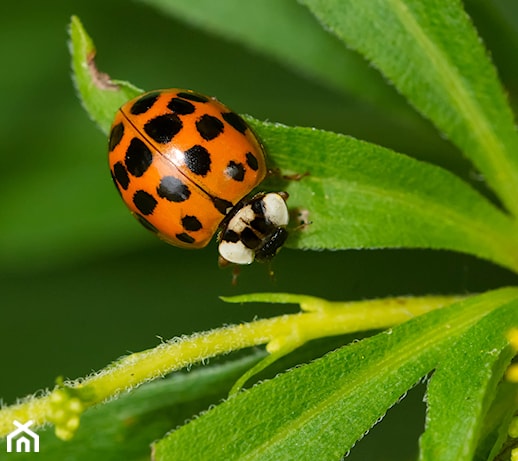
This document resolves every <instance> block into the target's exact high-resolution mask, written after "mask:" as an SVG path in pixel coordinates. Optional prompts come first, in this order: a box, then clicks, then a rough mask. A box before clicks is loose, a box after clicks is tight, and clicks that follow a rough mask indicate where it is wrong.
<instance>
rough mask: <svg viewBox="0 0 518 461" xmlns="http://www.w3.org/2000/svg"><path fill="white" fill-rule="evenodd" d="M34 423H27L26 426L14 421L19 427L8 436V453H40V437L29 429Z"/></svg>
mask: <svg viewBox="0 0 518 461" xmlns="http://www.w3.org/2000/svg"><path fill="white" fill-rule="evenodd" d="M33 422H34V421H32V420H30V421H27V422H26V423H25V424H22V423H20V422H19V421H16V420H14V421H13V424H14V425H15V426H16V427H17V429H15V430H14V431H13V432H11V433H9V434H8V435H7V453H11V452H12V451H13V444H14V451H15V452H16V453H22V452H25V453H30V452H31V451H32V452H34V453H38V452H39V451H40V437H39V435H38V434H36V432H33V431H31V430H30V429H29V427H30V426H31V425H32V423H33Z"/></svg>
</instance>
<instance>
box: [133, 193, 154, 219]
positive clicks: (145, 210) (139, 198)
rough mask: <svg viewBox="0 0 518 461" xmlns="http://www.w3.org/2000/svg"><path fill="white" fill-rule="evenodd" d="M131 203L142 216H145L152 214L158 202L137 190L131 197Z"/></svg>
mask: <svg viewBox="0 0 518 461" xmlns="http://www.w3.org/2000/svg"><path fill="white" fill-rule="evenodd" d="M133 203H134V204H135V206H136V207H137V209H138V210H139V211H140V212H141V213H142V214H143V215H145V216H147V215H150V214H153V211H155V208H156V205H157V203H158V202H157V201H156V199H155V197H153V196H152V195H151V194H149V193H147V192H146V191H145V190H138V191H137V192H135V194H134V195H133Z"/></svg>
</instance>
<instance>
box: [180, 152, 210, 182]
mask: <svg viewBox="0 0 518 461" xmlns="http://www.w3.org/2000/svg"><path fill="white" fill-rule="evenodd" d="M185 164H186V165H187V168H189V170H191V171H192V172H193V173H194V174H196V175H198V176H205V175H206V174H207V173H208V172H209V171H210V164H211V160H210V154H209V152H208V151H207V149H205V147H203V146H200V145H198V144H196V145H194V146H192V147H191V148H190V149H187V150H186V151H185Z"/></svg>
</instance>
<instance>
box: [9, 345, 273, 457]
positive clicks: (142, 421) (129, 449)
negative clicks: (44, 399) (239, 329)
mask: <svg viewBox="0 0 518 461" xmlns="http://www.w3.org/2000/svg"><path fill="white" fill-rule="evenodd" d="M263 355H264V353H256V354H253V355H251V356H249V357H245V358H242V359H239V360H235V361H232V362H228V363H224V364H220V365H214V366H210V367H203V368H200V369H197V370H195V371H193V372H191V373H188V374H186V373H176V374H173V375H172V376H171V377H169V378H167V379H165V380H160V381H154V382H153V383H150V384H147V385H144V386H142V387H140V388H138V389H136V390H134V391H132V392H131V393H126V394H123V395H121V396H119V398H117V399H115V400H111V401H110V402H108V403H105V404H104V405H99V406H96V407H94V408H91V409H89V410H87V411H86V412H85V413H84V415H83V416H82V417H81V425H80V427H79V430H78V432H77V434H76V435H75V436H74V438H73V439H72V440H71V441H67V442H64V441H62V440H59V439H57V438H56V436H55V435H54V428H53V427H50V426H49V427H47V428H46V429H45V430H38V431H37V432H38V434H39V435H40V453H39V454H38V459H39V460H40V461H56V460H74V461H91V460H92V459H95V458H96V457H97V458H98V459H102V460H103V461H109V460H111V461H118V460H132V461H138V460H142V461H144V460H149V457H150V444H151V442H152V441H153V440H155V439H157V438H159V437H162V436H163V435H164V434H165V433H166V432H167V431H169V430H170V429H171V428H173V427H176V426H179V425H181V424H183V423H184V422H185V420H187V419H189V418H191V417H192V415H193V414H196V413H198V412H200V411H203V410H205V409H206V408H207V407H208V406H209V405H211V404H214V403H216V402H218V401H219V400H221V399H222V398H224V397H225V396H226V395H227V394H228V390H229V389H230V387H231V386H232V384H233V382H234V381H235V380H236V379H237V378H238V377H239V376H240V375H241V374H242V373H243V372H245V371H246V370H247V369H248V368H249V367H250V366H252V365H254V363H255V362H256V361H257V360H258V359H260V358H261V357H262V356H263ZM0 452H2V453H3V452H5V440H4V441H2V442H0ZM8 458H9V459H11V460H12V461H24V460H28V461H32V460H34V459H35V455H34V454H33V453H29V454H24V453H10V454H9V457H8Z"/></svg>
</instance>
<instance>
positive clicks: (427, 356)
mask: <svg viewBox="0 0 518 461" xmlns="http://www.w3.org/2000/svg"><path fill="white" fill-rule="evenodd" d="M517 296H518V291H517V290H516V289H502V290H498V291H495V292H491V293H487V294H484V295H481V296H477V297H474V298H471V299H468V300H466V301H463V302H460V303H457V304H454V305H451V306H449V307H446V308H444V309H442V310H438V311H434V312H432V313H429V314H425V315H423V316H420V317H418V318H416V319H413V320H411V321H409V322H406V323H404V324H402V325H400V326H398V327H395V328H393V329H392V330H390V331H387V332H384V333H381V334H379V335H377V336H375V337H372V338H369V339H367V340H363V341H361V342H359V343H354V344H352V345H350V346H347V347H344V348H341V349H339V350H338V351H335V352H333V353H330V354H328V355H326V356H325V357H323V358H321V359H318V360H316V361H315V362H313V363H311V364H309V365H305V366H302V367H300V368H297V369H294V370H291V371H289V372H287V373H285V374H283V375H281V376H278V377H277V378H275V379H274V380H271V381H267V382H264V383H262V384H260V385H257V386H255V387H254V388H252V389H251V390H249V391H245V392H243V393H241V394H238V395H237V396H235V397H233V398H231V399H229V400H228V401H226V402H224V403H223V404H221V405H219V406H218V407H216V408H215V409H212V410H210V411H208V412H207V413H205V414H204V415H202V416H201V417H199V418H198V419H195V420H193V421H191V422H189V423H188V424H186V425H185V426H183V427H182V428H180V429H178V430H176V431H175V432H172V433H171V434H169V435H168V436H166V437H165V438H164V439H162V440H161V441H159V442H158V443H157V444H156V445H155V447H154V451H155V458H154V459H155V461H169V460H175V461H181V460H192V459H208V456H209V455H208V454H210V459H211V460H214V461H217V460H225V461H229V460H234V459H236V460H237V459H240V460H241V459H246V460H261V461H266V460H279V459H298V460H315V459H318V460H320V461H326V460H338V459H341V458H342V457H343V455H344V454H345V453H346V452H347V451H348V450H349V449H350V448H351V447H352V446H353V445H354V443H355V442H356V441H357V440H358V439H359V438H361V437H362V435H363V434H364V433H365V432H366V431H367V430H368V429H369V428H370V427H371V426H372V425H373V424H375V422H376V421H377V420H378V419H379V418H380V417H381V416H382V415H383V414H384V413H385V412H386V411H387V409H388V408H389V407H390V406H392V405H393V404H394V403H395V402H396V401H397V399H398V398H399V397H400V396H401V395H403V394H404V393H405V392H406V391H407V390H408V389H409V388H411V387H412V386H413V385H414V384H415V383H416V382H417V381H418V380H419V379H420V378H421V377H422V376H424V375H425V374H427V373H428V372H429V371H430V370H432V369H433V368H434V367H435V366H437V364H438V363H439V362H440V359H441V356H442V354H444V353H446V352H447V351H448V350H449V349H450V348H451V346H452V344H454V342H455V340H456V339H457V338H458V337H459V335H462V334H463V333H464V332H465V331H466V330H467V329H469V328H470V327H471V326H472V325H474V324H475V323H476V322H478V321H479V320H480V319H481V318H483V317H484V316H486V315H487V314H488V313H490V312H492V311H494V310H498V309H499V308H500V307H501V306H504V307H505V305H506V304H507V303H509V302H510V301H512V300H515V299H516V298H517ZM200 434H203V437H201V436H200Z"/></svg>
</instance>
